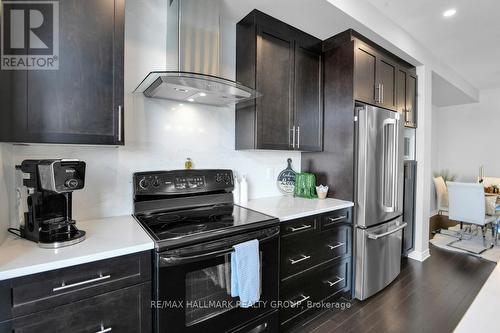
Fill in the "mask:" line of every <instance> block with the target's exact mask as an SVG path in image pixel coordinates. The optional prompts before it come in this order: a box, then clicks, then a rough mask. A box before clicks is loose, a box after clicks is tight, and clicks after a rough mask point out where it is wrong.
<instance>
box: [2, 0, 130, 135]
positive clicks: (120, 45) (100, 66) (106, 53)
mask: <svg viewBox="0 0 500 333" xmlns="http://www.w3.org/2000/svg"><path fill="white" fill-rule="evenodd" d="M58 3H59V57H58V60H57V61H58V66H59V68H58V69H56V70H28V71H25V72H23V73H22V74H23V75H25V77H23V78H22V80H23V81H24V82H25V86H24V88H22V89H21V88H20V87H18V86H17V82H15V80H12V79H10V77H11V76H12V74H10V73H7V72H8V71H6V70H2V73H1V74H0V78H1V80H2V83H1V84H0V86H2V90H1V91H0V94H1V97H2V98H1V99H2V102H0V103H1V107H2V112H1V115H0V117H1V122H2V124H4V126H5V127H7V128H8V127H11V128H15V129H16V130H15V131H10V130H6V131H2V132H1V133H0V140H1V141H7V142H27V143H64V144H105V145H121V144H123V143H124V126H123V104H124V91H123V81H124V80H123V78H124V77H123V71H124V69H123V67H124V65H123V51H124V15H125V4H124V0H87V1H80V0H60V1H58ZM9 79H10V81H9ZM4 86H5V87H7V88H4ZM9 86H10V91H9ZM4 97H5V99H4ZM13 105H14V107H12V106H13Z"/></svg>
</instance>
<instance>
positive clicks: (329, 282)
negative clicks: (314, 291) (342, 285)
mask: <svg viewBox="0 0 500 333" xmlns="http://www.w3.org/2000/svg"><path fill="white" fill-rule="evenodd" d="M342 281H344V278H341V277H338V276H337V280H336V281H335V282H332V281H329V280H326V281H325V283H326V284H328V286H329V287H333V286H334V285H336V284H337V283H339V282H342Z"/></svg>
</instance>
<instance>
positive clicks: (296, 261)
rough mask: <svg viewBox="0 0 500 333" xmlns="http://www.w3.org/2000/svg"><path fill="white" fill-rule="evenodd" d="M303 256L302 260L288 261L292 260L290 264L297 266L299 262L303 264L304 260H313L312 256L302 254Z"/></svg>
mask: <svg viewBox="0 0 500 333" xmlns="http://www.w3.org/2000/svg"><path fill="white" fill-rule="evenodd" d="M301 256H302V258H300V259H288V260H290V264H292V265H295V264H298V263H299V262H302V261H304V260H308V259H311V256H306V255H303V254H301Z"/></svg>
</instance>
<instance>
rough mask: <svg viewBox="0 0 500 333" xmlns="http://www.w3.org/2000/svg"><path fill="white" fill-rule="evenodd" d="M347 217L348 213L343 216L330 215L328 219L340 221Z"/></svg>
mask: <svg viewBox="0 0 500 333" xmlns="http://www.w3.org/2000/svg"><path fill="white" fill-rule="evenodd" d="M346 218H347V215H341V216H338V217H329V218H328V221H330V222H337V221H340V220H343V219H346Z"/></svg>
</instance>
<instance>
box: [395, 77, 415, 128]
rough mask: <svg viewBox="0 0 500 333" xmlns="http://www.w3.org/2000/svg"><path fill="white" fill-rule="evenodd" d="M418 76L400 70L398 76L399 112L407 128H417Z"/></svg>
mask: <svg viewBox="0 0 500 333" xmlns="http://www.w3.org/2000/svg"><path fill="white" fill-rule="evenodd" d="M417 80H418V79H417V75H416V74H414V73H411V72H409V71H407V70H405V69H402V68H399V69H398V75H397V107H398V108H397V111H398V112H399V113H401V116H402V117H403V119H404V123H405V126H406V127H417Z"/></svg>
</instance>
